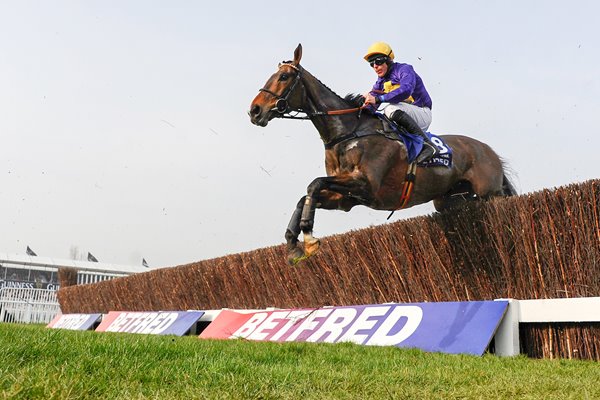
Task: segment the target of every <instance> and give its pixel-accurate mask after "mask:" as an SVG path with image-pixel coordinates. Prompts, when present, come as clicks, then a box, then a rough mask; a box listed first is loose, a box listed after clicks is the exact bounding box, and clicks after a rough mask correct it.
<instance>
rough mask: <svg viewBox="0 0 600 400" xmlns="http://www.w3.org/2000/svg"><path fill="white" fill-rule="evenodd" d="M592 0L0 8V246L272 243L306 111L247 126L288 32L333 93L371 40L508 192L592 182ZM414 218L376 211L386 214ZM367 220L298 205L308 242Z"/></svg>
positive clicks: (597, 144)
mask: <svg viewBox="0 0 600 400" xmlns="http://www.w3.org/2000/svg"><path fill="white" fill-rule="evenodd" d="M598 15H600V7H599V6H598V5H597V2H595V1H591V0H590V1H570V2H564V1H523V0H520V1H495V2H494V1H422V2H415V1H410V2H408V1H396V2H384V3H381V5H380V6H378V5H377V4H376V3H374V2H366V1H360V2H358V1H349V0H344V1H327V2H325V1H301V2H289V1H287V2H281V1H258V2H256V1H253V2H251V1H235V2H232V1H219V2H212V1H211V2H205V1H195V2H192V1H168V2H167V1H163V2H157V1H126V0H125V1H123V0H119V1H51V2H50V1H48V2H46V1H23V0H19V1H0V138H1V141H0V146H1V147H0V148H1V149H2V158H1V160H0V221H1V233H0V253H2V252H4V253H21V254H23V253H24V252H25V248H26V246H30V247H31V248H32V249H33V250H34V251H36V252H37V254H38V255H40V256H48V257H55V258H68V257H69V254H70V249H71V248H72V247H73V246H75V247H77V249H78V250H79V251H80V252H82V253H84V254H85V253H86V252H87V251H90V252H92V253H93V254H94V255H95V256H96V257H97V258H98V259H99V260H100V261H105V262H112V263H117V264H133V265H139V263H140V262H141V259H142V257H144V258H145V259H146V260H147V261H148V263H149V264H150V265H151V266H155V267H156V266H172V265H178V264H183V263H188V262H193V261H198V260H202V259H207V258H213V257H217V256H221V255H226V254H230V253H237V252H240V251H248V250H253V249H255V248H259V247H265V246H270V245H277V244H280V243H282V242H283V241H284V238H283V234H284V231H285V228H286V226H287V223H288V221H289V218H290V215H291V212H292V210H293V209H294V207H295V205H296V202H297V201H298V199H299V198H300V197H301V196H302V195H303V194H304V193H305V190H306V186H307V185H308V184H309V183H310V182H311V181H312V180H313V178H315V177H317V176H322V175H323V174H324V151H323V145H322V143H321V141H320V138H319V137H318V134H317V132H316V130H315V129H314V127H313V126H312V124H310V122H305V121H290V120H275V121H272V122H271V123H270V124H269V125H268V126H267V127H266V128H260V127H256V126H254V125H252V124H250V121H249V118H248V116H247V110H248V106H249V104H250V102H251V100H252V99H253V98H254V96H255V95H256V94H257V91H258V89H259V88H260V87H261V86H262V85H263V84H264V83H265V81H266V79H267V78H268V77H269V76H270V75H271V74H272V73H273V72H274V71H275V70H276V67H277V63H278V62H279V61H282V60H287V59H291V58H292V55H293V50H294V49H295V47H296V46H297V44H298V43H302V45H303V49H304V55H303V58H302V65H303V66H304V67H305V68H306V69H307V70H309V71H310V72H311V73H312V74H313V75H315V76H317V77H318V78H319V79H320V80H321V81H322V82H324V83H325V84H327V85H328V86H329V87H331V88H332V89H333V90H334V91H336V92H337V93H338V94H340V95H345V94H346V93H349V92H359V93H363V92H364V91H366V90H367V89H369V88H370V87H371V85H372V84H373V82H374V80H375V78H376V76H375V74H374V72H373V71H372V70H371V69H370V67H369V66H368V64H367V63H365V62H364V61H363V60H362V55H363V54H364V53H365V51H366V49H367V47H368V46H369V45H370V44H371V43H372V42H374V41H379V40H382V41H387V42H389V43H390V44H391V45H392V47H393V49H394V51H395V54H396V58H397V60H398V61H403V62H408V63H410V64H413V65H414V67H415V69H416V70H417V72H418V73H419V74H420V75H421V77H422V78H423V80H424V81H425V84H426V86H427V88H428V90H429V92H430V94H431V96H432V98H433V124H432V125H431V128H430V131H432V132H434V133H437V134H445V133H458V134H465V135H468V136H473V137H475V138H477V139H480V140H482V141H484V142H486V143H488V144H489V145H491V146H492V147H493V148H494V149H495V150H496V152H497V153H499V154H500V155H501V156H502V157H503V158H504V159H505V160H506V161H507V162H508V163H509V164H510V166H511V167H512V169H513V170H514V171H515V173H516V176H515V182H516V186H517V187H518V189H519V190H520V192H521V193H527V192H532V191H536V190H540V189H543V188H551V187H555V186H561V185H566V184H569V183H572V182H581V181H585V180H588V179H591V178H597V177H598V176H599V175H600V174H599V171H600V166H599V165H598V161H597V158H598V157H597V154H598V149H599V148H600V137H599V135H600V132H599V130H598V122H599V119H600V117H599V114H600V28H599V25H600V24H599V23H598V21H597V19H598ZM432 211H433V207H432V206H431V205H425V206H420V207H416V208H413V209H410V210H406V211H401V212H396V214H395V215H394V216H393V217H392V219H391V220H390V221H396V220H398V219H399V218H406V217H411V216H414V215H418V214H423V213H430V212H432ZM387 216H388V213H387V212H383V211H373V210H370V209H367V208H365V207H357V208H355V209H354V210H352V211H350V212H349V213H344V212H341V211H317V215H316V222H315V235H317V236H325V235H330V234H333V233H340V232H345V231H348V230H351V229H358V228H362V227H365V226H369V225H379V224H383V223H386V218H387Z"/></svg>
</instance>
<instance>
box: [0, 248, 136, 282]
mask: <svg viewBox="0 0 600 400" xmlns="http://www.w3.org/2000/svg"><path fill="white" fill-rule="evenodd" d="M61 267H71V268H75V269H77V283H78V284H86V283H96V282H100V281H105V280H108V279H113V278H118V277H121V276H127V275H132V274H136V273H139V272H146V271H148V268H146V267H144V266H142V265H140V266H139V267H137V266H132V265H117V264H107V263H102V262H89V261H79V260H66V259H58V258H50V257H39V256H30V255H27V254H4V253H0V289H1V288H5V287H10V288H37V289H53V290H57V289H58V269H59V268H61Z"/></svg>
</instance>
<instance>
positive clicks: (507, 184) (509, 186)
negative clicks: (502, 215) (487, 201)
mask: <svg viewBox="0 0 600 400" xmlns="http://www.w3.org/2000/svg"><path fill="white" fill-rule="evenodd" d="M502 170H503V175H502V195H503V196H507V197H508V196H516V195H517V194H518V193H517V189H515V186H514V185H513V183H512V180H511V179H510V178H509V175H512V174H514V172H512V171H511V170H510V168H509V167H508V165H507V164H506V162H505V161H504V160H502Z"/></svg>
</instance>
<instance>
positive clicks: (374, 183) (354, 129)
mask: <svg viewBox="0 0 600 400" xmlns="http://www.w3.org/2000/svg"><path fill="white" fill-rule="evenodd" d="M301 58H302V45H301V44H299V45H298V47H297V48H296V49H295V51H294V59H293V60H292V61H284V62H282V63H280V64H279V66H278V68H277V71H276V72H275V73H274V74H273V75H271V77H269V79H268V80H267V82H266V83H265V85H264V87H263V88H261V89H260V90H259V93H258V94H257V95H256V97H255V98H254V99H253V100H252V103H251V104H250V110H249V111H248V115H249V116H250V121H251V122H252V123H253V124H255V125H257V126H261V127H265V126H267V124H268V123H269V121H271V120H272V119H273V118H276V117H283V118H304V119H310V120H311V122H312V123H313V125H314V126H315V128H316V129H317V131H318V132H319V135H320V136H321V139H322V141H323V143H324V145H325V170H326V173H327V176H323V177H318V178H316V179H314V180H313V181H312V182H311V183H310V185H308V188H307V194H306V195H305V196H303V197H302V198H301V199H300V200H299V201H298V204H297V205H296V208H295V210H294V212H293V213H292V217H291V219H290V222H289V224H288V227H287V229H286V232H285V239H286V247H287V253H288V256H287V258H288V262H289V263H290V264H292V265H294V264H296V263H298V262H299V261H301V260H304V259H306V258H308V257H310V256H312V255H313V254H314V253H315V252H316V251H317V250H318V248H319V245H320V242H319V239H317V238H315V237H313V234H312V233H313V226H314V219H315V209H316V208H321V209H327V210H335V209H337V210H343V211H350V209H352V208H353V207H354V206H357V205H364V206H367V207H370V208H372V209H375V210H385V211H392V212H393V211H395V210H398V209H401V208H409V207H412V206H414V205H417V204H422V203H427V202H429V201H433V204H434V207H435V209H436V210H437V211H443V210H448V209H451V208H453V207H455V206H456V205H457V204H458V203H462V202H464V201H468V200H480V199H489V198H491V197H495V196H512V195H515V194H516V191H515V189H514V187H513V185H512V183H511V182H510V180H509V178H508V177H507V174H506V172H505V165H504V163H503V161H502V160H501V158H500V157H499V156H498V155H497V154H496V153H495V152H494V150H492V148H491V147H490V146H488V145H487V144H485V143H482V142H480V141H478V140H476V139H473V138H470V137H467V136H461V135H441V136H440V138H442V139H443V141H444V142H445V143H446V144H447V145H448V146H450V147H451V148H452V151H453V160H452V164H451V167H449V168H448V167H445V166H442V167H421V166H419V167H416V168H415V164H414V163H409V161H408V151H407V148H406V146H405V145H404V144H403V142H402V141H400V140H390V137H389V136H386V135H383V134H381V133H378V132H382V131H383V126H384V122H382V120H381V119H380V118H378V117H377V116H376V115H374V114H373V113H368V112H363V109H364V106H357V104H358V103H357V101H356V100H357V99H356V97H358V98H359V99H360V100H363V101H364V99H362V96H355V98H353V99H346V98H342V97H340V96H338V95H337V94H336V93H334V92H333V91H332V90H331V89H329V88H328V87H327V86H326V85H324V84H323V83H322V82H321V81H319V80H318V79H317V78H315V77H314V76H313V75H312V74H311V73H310V72H308V71H307V70H306V69H304V68H303V67H302V66H301V65H300V60H301ZM300 115H303V117H301V116H300ZM300 232H302V233H303V239H304V248H302V247H301V246H300V245H299V239H298V237H299V235H300Z"/></svg>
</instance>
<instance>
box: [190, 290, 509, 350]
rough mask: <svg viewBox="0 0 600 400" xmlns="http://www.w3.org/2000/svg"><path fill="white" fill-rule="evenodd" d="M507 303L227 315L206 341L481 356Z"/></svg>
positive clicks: (217, 321) (211, 327) (205, 335)
mask: <svg viewBox="0 0 600 400" xmlns="http://www.w3.org/2000/svg"><path fill="white" fill-rule="evenodd" d="M507 306H508V302H507V301H469V302H447V303H412V304H379V305H362V306H348V307H332V308H318V309H301V310H276V311H264V312H255V313H251V314H241V313H237V312H234V311H228V310H223V311H222V312H221V313H220V314H219V315H218V317H217V318H216V319H215V320H214V321H213V322H212V323H211V324H210V325H209V326H208V327H207V328H206V329H205V330H204V331H203V332H202V333H201V334H200V338H202V339H235V338H243V339H249V340H264V341H275V342H292V341H297V342H327V343H339V342H354V343H358V344H363V345H380V346H398V347H407V348H408V347H410V348H419V349H422V350H425V351H439V352H444V353H453V354H457V353H467V354H474V355H481V354H483V352H484V351H485V349H486V348H487V346H488V345H489V343H490V340H491V339H492V337H493V335H494V333H495V332H496V329H497V328H498V325H499V324H500V321H501V319H502V317H503V316H504V313H505V312H506V308H507Z"/></svg>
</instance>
